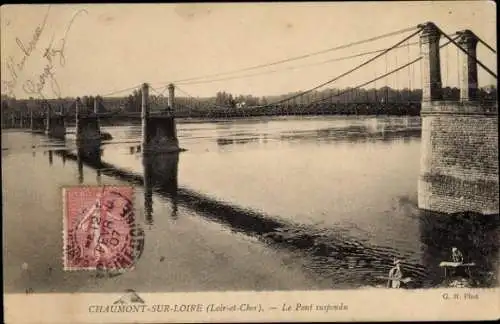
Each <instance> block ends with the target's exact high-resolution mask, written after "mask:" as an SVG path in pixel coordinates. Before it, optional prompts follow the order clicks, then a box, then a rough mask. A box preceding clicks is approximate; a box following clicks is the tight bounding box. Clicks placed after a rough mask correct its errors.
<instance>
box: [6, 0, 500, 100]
mask: <svg viewBox="0 0 500 324" xmlns="http://www.w3.org/2000/svg"><path fill="white" fill-rule="evenodd" d="M0 17H1V77H2V93H10V94H13V95H15V96H16V97H17V98H27V97H41V96H43V97H46V98H54V97H66V96H72V97H73V96H80V97H81V96H84V95H88V96H90V95H102V96H106V95H111V96H122V95H123V96H126V95H128V94H130V93H131V92H132V90H133V89H135V88H138V87H139V86H140V84H142V83H144V82H147V83H150V84H151V86H152V87H153V90H152V91H153V93H162V91H163V90H164V87H165V86H166V84H168V83H169V82H173V83H174V84H175V85H176V89H177V94H178V95H182V96H183V94H189V95H192V96H195V97H196V96H214V95H215V93H216V92H217V91H226V92H231V93H233V94H245V95H246V94H252V95H256V96H263V95H275V94H284V93H289V92H294V91H303V90H307V89H309V88H312V87H314V86H316V85H317V84H320V83H322V82H325V81H327V80H330V79H332V78H334V77H336V76H338V75H340V74H342V73H343V72H346V71H348V70H349V69H351V68H353V67H355V66H356V65H358V64H360V63H362V62H364V61H365V60H367V59H369V58H371V57H372V56H374V55H375V54H371V55H365V56H360V57H357V58H352V59H345V60H340V61H334V62H328V63H322V62H324V61H327V60H332V59H336V58H342V57H346V56H352V55H356V54H359V53H364V52H367V51H372V50H377V49H383V48H387V47H390V46H392V45H394V44H396V43H397V42H398V41H400V40H402V39H403V38H404V37H406V36H409V35H410V34H411V33H412V32H414V31H416V29H415V30H414V31H407V32H405V33H400V34H398V35H395V36H391V37H387V38H383V39H380V40H377V41H374V42H370V43H365V44H361V45H356V46H351V47H348V48H345V49H341V50H335V51H329V52H326V53H323V54H320V55H314V56H311V57H308V58H305V59H300V60H293V61H291V62H287V63H285V64H276V65H273V66H270V67H268V68H260V69H255V70H248V71H245V72H240V73H239V74H238V73H236V74H223V75H220V76H218V77H208V78H205V79H196V80H191V81H184V82H180V81H179V80H183V79H190V78H196V77H200V76H205V75H213V74H219V73H225V72H228V71H234V70H240V69H245V68H248V67H252V66H256V65H260V64H266V63H270V62H275V61H279V60H283V59H287V58H290V57H296V56H301V55H304V54H307V53H313V52H318V51H322V50H325V49H328V48H333V47H337V46H341V45H345V44H349V43H352V42H356V41H361V40H365V39H369V38H372V37H376V36H380V35H383V34H387V33H390V32H393V31H398V30H402V29H405V28H410V27H416V26H417V25H418V24H420V23H424V22H427V21H432V22H434V23H435V24H436V25H437V26H438V27H440V28H441V29H442V30H443V31H444V32H445V33H448V34H451V33H454V32H456V31H459V30H464V29H470V30H472V31H473V32H474V33H475V34H477V35H478V36H479V37H480V38H481V39H483V40H484V41H485V42H487V43H488V44H489V45H491V46H492V47H493V48H495V49H496V47H497V44H496V8H495V3H494V2H491V1H443V2H438V1H432V2H430V1H429V2H425V1H414V2H330V3H327V2H318V3H314V2H308V3H301V2H294V3H246V4H240V3H219V4H216V3H209V4H200V3H198V4H122V5H119V4H71V5H66V4H60V5H51V6H48V5H4V6H2V7H1V9H0ZM37 28H38V29H37ZM443 41H444V40H443ZM415 42H416V44H412V43H415ZM30 44H31V45H30ZM403 45H405V46H403V47H401V48H399V49H398V50H397V51H394V52H391V53H390V54H387V55H384V56H382V57H381V58H380V59H378V60H376V61H375V62H374V63H372V64H369V65H367V66H366V68H364V69H362V70H360V71H359V72H357V73H355V74H352V75H349V76H347V77H345V78H341V79H339V80H338V81H337V82H335V83H332V84H331V86H332V87H338V88H342V87H347V86H351V87H352V86H356V85H358V84H360V83H363V82H365V81H368V80H370V79H373V78H374V77H376V76H378V75H380V74H383V73H385V72H386V71H390V70H391V69H393V68H395V67H396V66H399V65H401V64H404V63H406V62H408V61H410V60H411V59H414V58H416V57H418V56H419V46H418V35H416V36H415V37H413V38H412V39H410V40H409V41H408V42H405V43H403ZM47 48H49V51H46V49H47ZM477 51H478V54H477V55H478V58H479V59H480V60H481V61H482V62H483V63H484V64H485V65H486V66H487V67H488V68H490V69H491V70H493V71H494V72H495V73H496V70H497V67H496V54H495V53H492V52H491V51H489V50H487V49H486V47H484V46H483V45H478V50H477ZM457 55H458V50H457V49H456V48H455V47H454V46H453V45H449V46H446V47H445V48H443V50H442V51H441V68H442V81H443V86H456V85H458V68H459V65H458V61H457ZM271 70H275V71H274V72H272V71H271ZM270 71H271V72H272V73H271V72H270ZM249 74H259V75H254V76H248V75H249ZM242 75H246V77H240V76H242ZM221 78H222V79H226V80H215V81H214V80H213V79H221ZM420 78H421V76H420V66H419V65H418V64H417V65H413V66H412V67H411V68H408V69H405V70H402V71H400V72H398V73H396V74H395V75H393V76H391V77H389V78H385V79H383V80H379V81H377V82H376V83H372V84H370V85H369V86H368V87H374V86H375V87H382V86H386V85H387V86H392V87H395V88H405V87H406V88H418V87H420V84H421V80H420ZM193 81H196V82H193ZM207 81H210V82H207ZM488 84H496V79H495V78H493V77H492V76H490V75H489V74H487V73H485V72H484V71H483V70H482V69H481V68H479V85H480V86H484V85H488ZM116 91H121V92H116Z"/></svg>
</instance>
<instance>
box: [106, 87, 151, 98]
mask: <svg viewBox="0 0 500 324" xmlns="http://www.w3.org/2000/svg"><path fill="white" fill-rule="evenodd" d="M140 86H141V85H135V86H133V87H130V88H125V89H120V90H115V91H113V92H110V93H105V94H102V95H101V97H104V96H111V95H114V94H118V93H122V92H125V91H130V90H134V89H139V88H140Z"/></svg>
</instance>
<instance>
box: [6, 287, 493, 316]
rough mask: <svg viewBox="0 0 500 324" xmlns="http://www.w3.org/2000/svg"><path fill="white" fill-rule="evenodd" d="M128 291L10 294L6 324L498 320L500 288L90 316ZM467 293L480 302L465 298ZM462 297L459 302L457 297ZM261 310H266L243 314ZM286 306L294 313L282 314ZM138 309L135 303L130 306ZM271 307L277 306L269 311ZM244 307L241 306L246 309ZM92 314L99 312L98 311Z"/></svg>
mask: <svg viewBox="0 0 500 324" xmlns="http://www.w3.org/2000/svg"><path fill="white" fill-rule="evenodd" d="M124 293H125V292H117V293H109V294H94V293H88V294H87V293H74V294H6V295H4V316H5V322H6V323H27V322H37V323H103V322H106V323H132V322H136V323H137V322H184V323H188V322H207V321H208V322H229V321H238V322H257V321H259V322H261V321H268V322H275V321H294V322H295V321H391V320H396V321H405V320H412V321H416V320H418V321H429V320H434V321H440V320H462V321H466V320H494V319H498V318H500V289H499V288H489V289H486V288H485V289H464V288H460V289H427V290H420V289H419V290H404V289H398V290H394V289H375V288H374V289H356V290H328V291H287V292H285V291H274V292H251V291H243V292H195V293H168V294H166V293H165V294H164V293H144V292H140V291H138V292H137V294H138V295H139V296H140V297H141V298H142V299H143V300H144V302H145V304H141V305H147V306H146V307H150V309H151V307H152V305H164V304H169V305H174V304H178V305H181V304H201V305H203V306H202V307H201V308H202V309H203V310H202V311H199V312H148V311H144V312H118V313H116V312H114V313H111V312H95V311H93V312H90V311H89V307H90V306H93V305H100V306H103V308H102V309H105V307H106V306H110V305H113V303H114V302H115V301H116V300H118V299H119V298H120V297H121V296H123V295H124ZM466 294H469V295H470V296H477V298H473V299H470V298H466ZM456 296H458V298H456ZM297 303H300V304H302V305H310V304H313V305H314V306H315V305H325V304H330V305H339V304H343V305H344V306H346V307H347V309H345V310H330V311H328V312H326V311H319V310H318V311H316V310H314V307H313V310H312V311H307V310H303V311H295V309H296V304H297ZM209 304H215V305H219V304H224V305H233V304H236V305H237V306H236V310H235V311H215V312H214V311H211V312H207V308H208V305H209ZM242 304H243V305H244V304H249V305H259V304H260V305H261V306H262V309H263V311H261V312H259V311H244V310H240V305H242ZM283 304H286V305H290V306H292V311H283ZM129 305H136V304H129ZM271 307H276V308H275V309H271ZM244 308H245V307H244V306H243V307H242V309H244ZM92 310H96V308H95V307H94V308H93V309H92Z"/></svg>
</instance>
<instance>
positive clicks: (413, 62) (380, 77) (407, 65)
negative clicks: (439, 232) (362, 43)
mask: <svg viewBox="0 0 500 324" xmlns="http://www.w3.org/2000/svg"><path fill="white" fill-rule="evenodd" d="M458 37H459V36H457V37H456V38H455V39H457V38H458ZM450 43H451V41H449V42H447V43H445V44H443V45H441V46H440V47H439V48H443V47H445V46H447V45H449V44H450ZM422 58H423V57H422V56H419V57H417V58H415V59H413V60H412V61H410V62H408V63H405V64H404V65H401V66H399V67H397V68H395V69H393V70H391V71H389V72H387V73H384V74H382V75H380V76H378V77H375V78H373V79H371V80H370V81H367V82H364V83H362V84H359V85H357V86H355V87H354V88H349V89H346V90H344V91H340V92H338V93H337V94H336V95H335V96H334V97H338V96H340V95H342V94H344V93H346V92H349V91H354V90H355V89H359V88H362V87H364V86H366V85H368V84H370V83H374V82H376V81H378V80H380V79H382V78H385V77H387V76H389V75H391V74H394V73H396V72H398V71H401V70H403V69H405V68H407V67H410V66H411V65H413V64H415V63H417V62H418V61H420V60H422ZM328 99H329V98H323V99H321V100H316V101H313V102H311V103H310V104H309V105H312V104H315V103H318V102H322V101H326V100H328Z"/></svg>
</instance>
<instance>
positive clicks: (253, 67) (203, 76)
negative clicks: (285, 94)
mask: <svg viewBox="0 0 500 324" xmlns="http://www.w3.org/2000/svg"><path fill="white" fill-rule="evenodd" d="M418 28H419V27H418V26H413V27H409V28H404V29H400V30H397V31H393V32H390V33H386V34H383V35H379V36H376V37H371V38H368V39H364V40H361V41H356V42H351V43H348V44H344V45H340V46H336V47H331V48H327V49H324V50H320V51H316V52H312V53H307V54H303V55H299V56H294V57H290V58H286V59H282V60H278V61H274V62H269V63H264V64H258V65H254V66H250V67H246V68H242V69H237V70H231V71H227V72H221V73H213V74H206V75H202V76H198V77H190V78H185V79H178V80H174V81H170V82H160V83H156V84H167V83H180V82H185V81H193V80H199V79H206V78H212V77H218V76H222V75H228V74H234V73H238V72H245V71H250V70H255V69H260V68H265V67H269V66H273V65H278V64H283V63H287V62H292V61H296V60H301V59H305V58H309V57H312V56H316V55H320V54H325V53H328V52H332V51H336V50H340V49H345V48H349V47H352V46H356V45H361V44H364V43H369V42H373V41H376V40H379V39H383V38H387V37H391V36H395V35H399V34H403V33H406V32H409V31H412V30H415V29H418Z"/></svg>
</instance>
